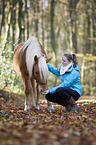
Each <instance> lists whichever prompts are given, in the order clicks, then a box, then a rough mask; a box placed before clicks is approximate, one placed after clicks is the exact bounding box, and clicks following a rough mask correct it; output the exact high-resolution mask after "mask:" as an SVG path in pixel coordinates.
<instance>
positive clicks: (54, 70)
mask: <svg viewBox="0 0 96 145" xmlns="http://www.w3.org/2000/svg"><path fill="white" fill-rule="evenodd" d="M47 66H48V70H49V71H50V72H52V73H53V74H54V75H57V76H60V68H55V67H54V66H53V65H51V64H50V63H47Z"/></svg>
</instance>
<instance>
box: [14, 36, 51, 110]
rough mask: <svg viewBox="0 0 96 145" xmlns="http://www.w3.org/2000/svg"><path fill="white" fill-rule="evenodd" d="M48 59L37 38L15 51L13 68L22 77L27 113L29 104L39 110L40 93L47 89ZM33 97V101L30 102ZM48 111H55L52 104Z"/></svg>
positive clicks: (32, 38)
mask: <svg viewBox="0 0 96 145" xmlns="http://www.w3.org/2000/svg"><path fill="white" fill-rule="evenodd" d="M48 61H50V58H49V59H48V57H47V55H46V53H45V51H44V49H43V47H42V45H41V44H40V43H39V42H38V40H37V39H36V38H35V37H30V38H29V39H28V40H27V41H26V42H22V43H20V44H18V45H17V46H16V47H15V49H14V56H13V67H14V69H15V71H16V72H17V73H18V74H19V75H20V76H21V77H22V80H23V84H24V93H25V108H24V110H25V111H28V110H30V105H29V103H30V102H31V105H32V106H34V107H36V108H37V109H39V105H40V92H41V91H44V90H45V89H47V78H48V68H47V64H46V62H48ZM30 97H31V100H30ZM47 104H48V109H49V110H52V111H53V110H54V108H53V106H52V104H51V102H47Z"/></svg>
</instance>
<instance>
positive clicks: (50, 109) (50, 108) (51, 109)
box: [47, 101, 55, 111]
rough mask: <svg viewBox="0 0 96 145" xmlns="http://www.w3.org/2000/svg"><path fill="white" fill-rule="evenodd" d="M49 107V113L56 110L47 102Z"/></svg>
mask: <svg viewBox="0 0 96 145" xmlns="http://www.w3.org/2000/svg"><path fill="white" fill-rule="evenodd" d="M47 105H48V110H49V111H54V110H55V109H54V107H53V106H52V103H51V102H49V101H47Z"/></svg>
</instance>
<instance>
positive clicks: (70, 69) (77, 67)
mask: <svg viewBox="0 0 96 145" xmlns="http://www.w3.org/2000/svg"><path fill="white" fill-rule="evenodd" d="M73 65H74V62H73V64H72V66H71V67H70V68H69V69H68V70H67V72H71V71H72V69H73V68H74V66H73ZM74 69H75V70H76V71H78V72H79V66H78V64H76V67H75V68H74Z"/></svg>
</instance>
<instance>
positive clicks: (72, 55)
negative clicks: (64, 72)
mask: <svg viewBox="0 0 96 145" xmlns="http://www.w3.org/2000/svg"><path fill="white" fill-rule="evenodd" d="M64 56H66V57H67V59H68V61H73V62H74V65H73V67H74V68H75V67H76V64H78V61H77V57H76V55H75V54H71V53H64Z"/></svg>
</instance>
